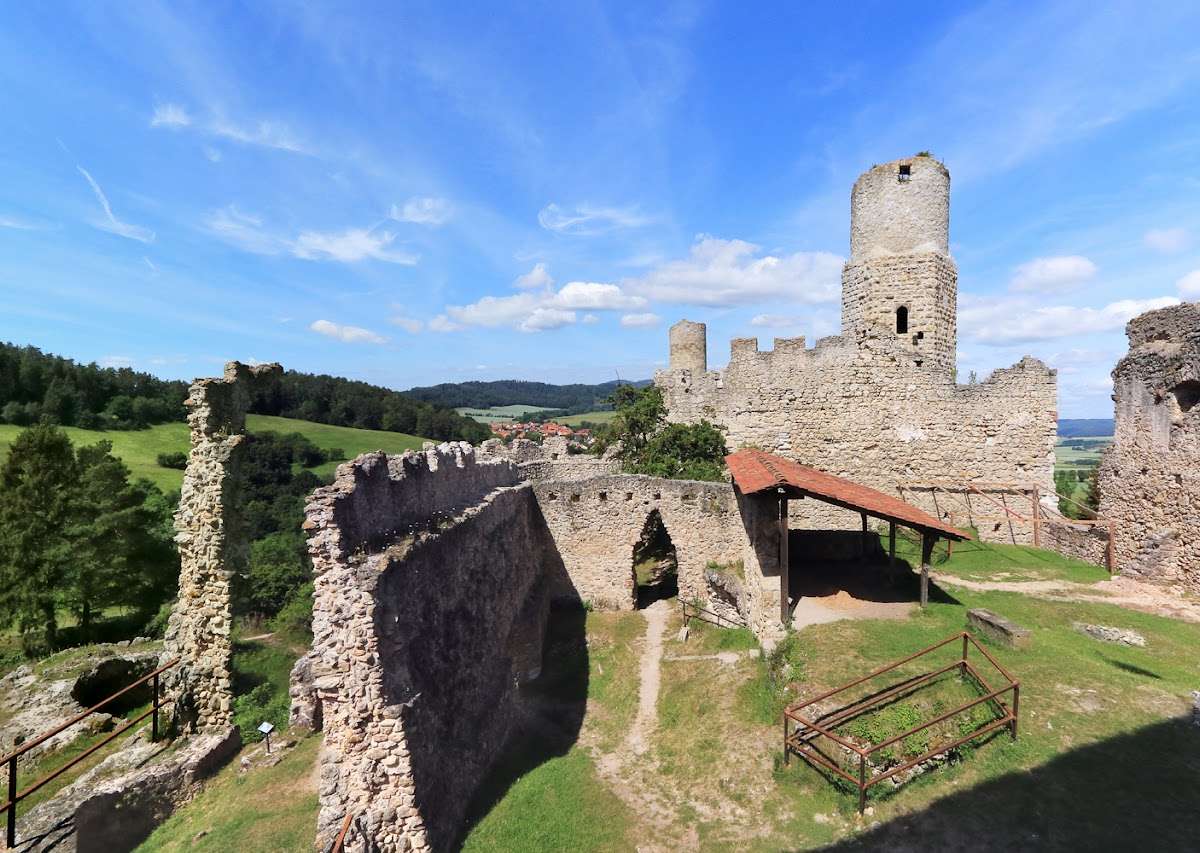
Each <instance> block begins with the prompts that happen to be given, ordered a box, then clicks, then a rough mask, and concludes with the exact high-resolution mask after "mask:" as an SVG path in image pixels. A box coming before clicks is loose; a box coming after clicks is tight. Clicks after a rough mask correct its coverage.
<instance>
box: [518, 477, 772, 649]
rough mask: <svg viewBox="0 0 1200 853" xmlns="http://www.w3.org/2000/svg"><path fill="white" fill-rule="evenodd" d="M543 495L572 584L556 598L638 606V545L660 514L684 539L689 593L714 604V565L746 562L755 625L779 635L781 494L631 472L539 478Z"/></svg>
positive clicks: (679, 549) (682, 584)
mask: <svg viewBox="0 0 1200 853" xmlns="http://www.w3.org/2000/svg"><path fill="white" fill-rule="evenodd" d="M534 493H535V494H536V496H537V501H538V504H539V506H540V507H541V512H542V517H543V518H544V519H545V521H546V525H547V528H548V529H549V531H550V535H551V536H552V537H553V539H554V545H555V549H556V551H557V553H558V555H559V557H560V558H561V560H562V564H563V568H564V573H565V576H564V578H563V579H564V580H566V581H567V582H568V583H567V585H565V586H564V585H559V586H556V587H555V588H554V589H553V594H554V595H555V596H556V597H567V598H572V599H575V600H582V601H584V602H588V603H590V604H592V605H593V606H596V607H598V608H601V609H617V610H630V609H632V608H633V607H634V606H635V604H636V580H635V578H634V570H633V549H634V545H636V544H637V542H638V539H639V537H640V536H641V533H642V530H643V528H644V527H645V526H646V521H647V519H648V518H649V517H650V515H651V513H654V512H657V513H658V514H659V517H660V518H661V519H662V523H663V526H664V527H665V528H666V531H667V534H668V535H669V536H670V537H671V544H672V545H674V546H675V555H676V559H677V562H678V572H679V596H680V598H681V599H683V600H688V601H693V600H694V601H700V602H707V601H708V600H709V593H710V590H709V586H708V582H707V580H706V578H705V568H706V566H707V565H708V564H709V563H710V562H715V563H718V564H726V563H732V562H735V561H740V562H741V564H742V566H743V571H744V574H745V578H746V589H745V596H746V600H747V605H748V609H749V611H750V615H751V623H752V624H751V628H752V629H754V630H755V632H756V634H758V635H759V636H760V638H761V639H763V640H764V641H769V640H770V638H771V637H773V636H774V635H775V634H777V633H778V630H779V625H778V614H779V570H778V531H777V528H776V526H775V525H774V523H773V520H772V519H773V517H772V513H773V512H775V506H776V504H775V500H774V498H761V497H750V498H746V497H743V496H741V495H740V494H738V493H737V492H736V490H735V489H734V488H733V487H731V486H730V485H729V484H727V483H702V482H695V481H690V480H662V479H658V478H656V477H645V476H641V475H632V474H615V475H610V476H604V477H595V478H592V479H590V480H587V481H582V482H581V481H552V480H551V481H540V482H537V483H534ZM768 504H769V506H768ZM772 617H773V619H772Z"/></svg>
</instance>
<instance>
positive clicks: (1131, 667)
mask: <svg viewBox="0 0 1200 853" xmlns="http://www.w3.org/2000/svg"><path fill="white" fill-rule="evenodd" d="M1099 658H1100V660H1102V661H1104V662H1105V663H1107V664H1110V665H1111V666H1115V667H1116V668H1117V669H1120V670H1124V671H1125V672H1130V673H1133V674H1134V675H1141V676H1145V677H1146V678H1157V679H1158V680H1160V681H1161V680H1162V676H1161V675H1159V674H1158V673H1157V672H1155V671H1154V670H1151V669H1145V668H1143V667H1140V666H1137V665H1135V664H1132V663H1125V661H1123V660H1113V659H1112V658H1110V657H1108V656H1107V655H1099Z"/></svg>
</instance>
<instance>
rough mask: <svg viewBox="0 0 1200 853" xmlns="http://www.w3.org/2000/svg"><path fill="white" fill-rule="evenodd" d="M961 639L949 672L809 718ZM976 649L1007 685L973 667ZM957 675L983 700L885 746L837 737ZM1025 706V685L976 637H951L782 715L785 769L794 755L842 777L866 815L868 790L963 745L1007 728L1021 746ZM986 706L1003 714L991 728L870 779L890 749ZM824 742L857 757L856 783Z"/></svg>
mask: <svg viewBox="0 0 1200 853" xmlns="http://www.w3.org/2000/svg"><path fill="white" fill-rule="evenodd" d="M958 639H961V640H962V655H961V657H960V658H959V659H958V660H955V661H952V662H951V663H949V664H947V665H945V666H942V667H939V668H937V669H933V670H931V671H929V672H925V673H922V674H920V675H917V676H913V677H911V678H906V679H904V680H903V681H901V682H899V683H897V684H893V685H891V686H889V687H886V688H884V689H883V690H880V691H877V692H875V693H872V694H871V695H869V696H867V697H866V698H864V699H860V700H858V701H855V702H852V703H851V704H850V705H847V706H846V707H844V708H839V709H837V710H836V711H831V712H829V713H827V714H823V715H821V716H819V717H818V718H816V719H811V718H810V715H808V713H807V710H806V709H808V708H809V707H811V706H812V705H815V704H816V703H818V702H822V701H824V700H826V699H829V698H831V697H833V696H836V695H837V694H839V693H844V692H845V691H847V690H850V689H852V688H855V687H858V686H859V685H861V684H865V683H866V682H868V681H870V680H871V679H873V678H878V677H879V676H881V675H884V674H886V673H888V672H891V671H892V670H895V669H897V668H899V667H901V666H903V665H904V664H906V663H910V662H912V661H915V660H917V659H918V658H922V657H924V656H925V655H928V654H931V653H932V652H935V651H937V650H938V649H941V648H944V647H945V646H948V645H950V644H951V643H953V642H954V641H955V640H958ZM971 647H974V648H975V649H977V650H978V651H979V653H980V654H982V655H983V657H984V658H985V659H986V660H987V662H988V663H989V664H991V666H992V667H993V668H994V669H995V670H996V671H997V672H998V673H999V674H1000V676H1001V677H1002V678H1003V679H1004V683H1003V684H1001V685H1000V686H999V687H996V688H993V687H992V686H991V685H990V684H989V683H988V681H987V680H986V679H985V678H984V677H983V675H982V674H981V673H980V672H979V670H978V669H977V668H976V667H975V666H974V664H972V663H971V662H970V661H969V660H968V657H967V653H968V651H969V649H970V648H971ZM954 669H958V671H959V675H960V676H962V677H963V678H967V677H968V676H969V677H970V678H972V679H973V680H974V681H975V683H976V684H977V686H978V687H979V689H980V690H982V693H983V695H981V696H979V697H978V698H976V699H974V700H972V701H970V702H966V703H964V704H962V705H959V706H958V707H957V708H954V709H952V710H950V711H946V712H945V713H943V714H939V715H938V716H936V717H934V718H933V719H932V720H929V721H928V722H925V723H922V724H920V725H918V726H914V727H912V728H911V729H908V730H907V731H905V732H901V733H900V734H898V735H895V736H894V737H890V738H888V739H886V740H883V741H880V742H879V743H873V744H867V745H866V746H859V745H856V744H854V743H852V742H850V741H849V740H847V739H846V738H843V737H841V736H839V735H837V734H835V733H834V732H833V728H834V727H835V726H839V725H842V724H843V723H846V722H849V721H850V720H852V719H854V718H855V717H858V716H860V715H862V714H865V713H867V712H869V711H870V710H872V708H874V707H875V706H877V705H880V704H882V703H884V702H887V701H888V700H890V699H894V698H897V697H898V696H900V694H902V693H905V692H906V691H911V690H913V689H915V688H917V687H919V686H921V685H923V684H926V683H928V682H930V681H932V680H933V679H935V678H937V677H938V676H941V675H944V674H945V673H947V672H950V671H952V670H954ZM1006 693H1011V694H1012V704H1011V706H1010V705H1009V704H1006V703H1005V701H1004V699H1003V698H1002V697H1003V696H1004V694H1006ZM1020 700H1021V684H1020V682H1019V681H1017V680H1016V679H1014V678H1013V677H1012V675H1010V674H1009V672H1008V670H1006V669H1005V668H1004V667H1003V666H1001V665H1000V663H999V662H998V661H997V660H996V659H995V658H994V657H992V655H991V654H989V653H988V651H987V649H985V648H984V647H983V646H981V645H980V644H979V642H978V641H976V639H975V638H974V637H973V636H971V634H970V633H968V632H967V631H963V632H961V633H958V634H954V635H952V636H950V637H947V638H946V639H944V640H942V641H941V642H940V643H935V644H933V645H932V646H929V647H928V648H925V649H922V650H921V651H919V652H916V653H914V654H911V655H909V656H908V657H906V658H904V659H902V660H898V661H896V662H895V663H891V664H888V665H887V666H885V667H881V668H880V669H877V670H875V671H874V672H872V673H871V674H869V675H864V676H863V677H862V678H859V679H856V680H854V681H851V682H850V683H848V684H843V685H842V686H841V687H837V688H835V689H833V690H829V691H826V692H825V693H822V694H821V695H820V696H815V697H813V698H812V699H809V700H807V701H805V702H799V703H796V704H794V705H790V706H788V708H787V709H786V710H785V711H784V712H783V756H784V763H785V764H786V763H789V761H790V759H791V756H792V755H793V754H795V755H798V756H799V757H800V758H803V759H804V760H805V761H807V762H808V763H809V764H811V765H813V766H814V767H816V768H818V769H824V770H829V771H831V772H833V773H835V774H837V775H838V776H839V777H840V778H842V779H845V780H846V781H847V782H849V783H850V784H851V785H853V786H854V787H855V788H857V789H858V810H859V812H862V811H863V809H865V808H866V805H867V790H868V789H869V788H871V787H872V786H873V785H878V784H879V783H880V782H884V781H886V780H888V779H891V778H892V777H893V776H896V775H898V774H900V773H903V772H904V771H906V770H908V769H910V768H912V767H915V766H916V765H918V764H920V763H921V762H923V761H927V760H928V759H930V758H932V757H934V756H936V755H940V754H942V753H945V752H949V751H950V750H952V749H955V748H957V747H959V746H961V745H962V744H964V743H967V742H968V741H971V740H974V739H975V738H977V737H979V736H980V735H983V734H987V733H988V732H991V731H993V730H995V729H999V728H1002V727H1005V726H1007V727H1008V729H1009V732H1010V734H1011V735H1012V738H1013V740H1016V738H1017V713H1018V710H1019V707H1020ZM984 703H994V706H995V707H997V708H998V709H999V712H1000V716H999V717H997V718H996V719H994V720H992V721H991V722H989V723H987V724H986V725H983V726H981V727H980V728H978V729H976V730H975V731H972V732H971V734H969V735H967V736H966V737H960V738H957V739H955V740H952V741H949V742H947V743H943V744H939V745H937V746H935V747H934V748H933V749H930V750H928V751H926V752H924V753H923V754H921V755H919V756H917V757H916V758H913V759H911V760H909V761H906V762H904V763H902V764H900V765H898V766H896V767H892V768H890V769H888V770H886V771H883V772H879V773H876V774H874V775H872V776H871V777H870V778H868V776H867V758H868V756H870V755H872V754H874V753H877V752H879V751H881V750H884V749H887V748H888V747H890V746H892V745H893V744H896V743H899V742H901V741H903V740H904V739H905V738H907V737H909V736H911V735H913V734H916V733H918V732H921V731H924V730H925V729H928V728H930V727H931V726H935V725H937V724H938V723H941V722H943V721H945V720H948V719H950V718H951V717H954V716H956V715H958V714H962V713H964V712H966V711H970V710H971V709H973V708H975V707H976V706H978V705H983V704H984ZM802 712H804V713H802ZM820 737H826V738H828V739H829V740H831V741H833V742H834V743H836V744H838V745H839V746H841V747H843V748H844V749H846V750H849V752H850V754H852V755H857V756H858V778H855V777H854V776H852V775H851V774H850V773H847V772H846V771H845V770H843V769H842V768H841V767H840V766H838V763H837V761H836V760H834V759H832V758H830V757H829V756H828V755H825V754H824V753H823V752H822V751H821V750H820V749H819V748H818V747H817V745H816V744H815V741H816V740H817V739H818V738H820Z"/></svg>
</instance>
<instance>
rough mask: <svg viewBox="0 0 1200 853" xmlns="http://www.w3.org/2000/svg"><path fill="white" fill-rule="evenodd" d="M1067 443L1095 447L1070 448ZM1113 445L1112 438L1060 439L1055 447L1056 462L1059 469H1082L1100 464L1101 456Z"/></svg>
mask: <svg viewBox="0 0 1200 853" xmlns="http://www.w3.org/2000/svg"><path fill="white" fill-rule="evenodd" d="M1067 442H1087V443H1089V444H1091V445H1093V446H1089V447H1084V448H1080V447H1069V446H1067ZM1110 443H1112V436H1110V435H1099V436H1078V437H1075V438H1060V439H1059V440H1058V442H1057V443H1056V444H1055V445H1054V461H1055V465H1056V467H1059V468H1082V467H1090V466H1092V465H1099V464H1100V454H1101V452H1103V450H1104V448H1105V447H1107V446H1108V445H1109V444H1110Z"/></svg>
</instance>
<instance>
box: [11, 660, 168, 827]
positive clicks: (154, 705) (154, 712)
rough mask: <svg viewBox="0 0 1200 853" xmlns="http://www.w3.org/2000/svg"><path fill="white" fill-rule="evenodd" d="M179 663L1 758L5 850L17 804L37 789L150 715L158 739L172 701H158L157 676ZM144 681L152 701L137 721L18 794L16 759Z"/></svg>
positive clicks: (153, 738)
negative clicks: (4, 779) (162, 716)
mask: <svg viewBox="0 0 1200 853" xmlns="http://www.w3.org/2000/svg"><path fill="white" fill-rule="evenodd" d="M178 663H179V658H175V659H173V660H171V661H168V662H167V663H165V664H163V665H162V666H160V667H159V668H158V669H156V670H154V672H151V673H149V674H148V675H144V676H142V677H141V678H139V679H138V680H137V681H135V682H133V683H132V684H130V685H128V686H126V687H124V688H122V689H121V690H118V691H117V692H116V693H114V694H113V695H111V696H109V697H107V698H106V699H104V700H103V701H101V702H98V703H96V704H95V705H93V706H92V707H90V708H88V709H87V710H86V711H82V712H80V713H78V714H76V715H75V716H74V717H72V718H71V719H69V720H67V721H66V722H65V723H63V724H62V725H60V726H58V727H57V728H55V729H51V730H50V731H48V732H46V733H44V734H42V735H39V736H38V737H37V738H35V739H34V740H32V741H30V742H29V743H24V744H21V746H20V747H18V748H17V749H15V750H13V751H12V752H10V753H9V754H8V755H6V756H4V757H3V758H0V764H7V765H8V799H7V800H6V801H5V803H4V805H2V806H0V812H5V811H6V812H8V834H7V841H8V848H9V849H10V850H11V849H13V848H14V847H16V846H17V803H19V802H21V801H22V800H24V799H25V798H26V797H28V796H29V795H31V794H33V793H34V792H35V791H38V790H40V789H41V788H42V787H43V786H44V785H46V784H47V783H49V782H51V781H52V780H54V779H57V778H58V777H59V776H61V775H62V774H63V773H66V772H67V771H68V770H70V769H71V768H72V767H74V766H75V765H76V764H78V763H79V762H81V761H83V760H84V759H85V758H87V757H88V756H90V755H91V754H92V753H94V752H96V750H98V749H100V748H101V747H103V746H106V745H107V744H109V743H111V742H112V741H113V740H114V739H115V738H117V737H119V736H120V735H122V734H124V733H125V732H127V731H129V730H130V729H131V728H133V727H134V726H136V725H137V724H138V723H140V722H141V721H142V720H144V719H146V718H147V717H150V716H153V720H152V722H151V724H150V740H151V741H152V742H153V741H157V740H158V736H159V726H158V709H159V708H162V707H165V706H166V705H169V704H171V702H172V700H170V699H167V700H165V701H163V700H160V698H159V676H160V675H162V673H164V672H166V671H167V670H168V669H170V668H171V667H173V666H175V665H176V664H178ZM147 681H149V682H152V684H153V687H152V700H151V702H150V707H149V709H147V710H146V711H143V712H142V713H141V714H139V715H138V716H137V717H136V718H134V719H132V720H129V721H128V722H126V723H125V724H124V725H123V726H120V727H119V728H116V729H114V730H113V731H112V732H111V733H110V734H109V735H108V737H106V738H104V739H103V740H101V741H99V742H98V743H94V744H92V745H91V746H89V747H88V748H87V749H85V750H84V751H83V752H81V753H79V755H77V756H75V757H74V758H72V759H71V760H70V761H68V762H67V763H66V764H64V765H63V766H62V767H59V768H58V769H56V770H52V771H51V772H49V773H47V774H46V775H45V776H43V777H42V778H40V779H38V780H37V781H36V782H34V783H33V784H32V785H30V786H29V787H28V788H26V789H25V790H23V791H20V792H18V791H17V759H19V758H20V757H21V756H22V755H24V754H25V753H27V752H29V751H30V750H31V749H33V748H34V747H36V746H40V745H41V744H43V743H45V742H46V741H47V740H49V739H50V738H52V737H54V736H55V735H57V734H61V733H62V732H64V731H66V730H67V729H69V728H70V727H71V726H73V725H75V724H76V723H78V722H80V721H81V720H85V719H87V718H88V717H90V716H91V715H92V714H95V713H96V712H97V711H101V710H103V709H104V708H105V707H106V706H107V705H109V704H111V703H112V701H113V700H114V699H119V698H120V697H122V696H124V695H125V694H126V693H128V692H129V691H130V690H133V689H134V688H135V687H140V686H141V685H143V684H145V683H146V682H147Z"/></svg>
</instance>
